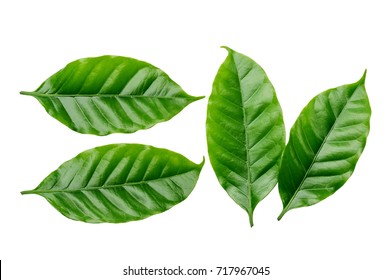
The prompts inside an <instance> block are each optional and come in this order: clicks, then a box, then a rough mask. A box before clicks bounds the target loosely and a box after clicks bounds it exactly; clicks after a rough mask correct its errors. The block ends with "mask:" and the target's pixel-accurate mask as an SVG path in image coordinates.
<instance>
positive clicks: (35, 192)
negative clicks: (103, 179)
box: [22, 168, 198, 194]
mask: <svg viewBox="0 0 391 280" xmlns="http://www.w3.org/2000/svg"><path fill="white" fill-rule="evenodd" d="M197 170H198V169H197V168H194V169H191V170H189V171H186V172H184V173H180V174H176V175H173V176H167V177H162V178H158V179H153V180H146V181H139V182H130V183H123V184H115V185H103V186H99V187H94V188H84V189H61V190H53V189H49V190H39V189H38V190H37V189H34V190H29V191H22V194H45V193H74V192H84V191H98V190H102V189H115V188H125V187H136V186H139V185H142V184H148V183H154V182H159V181H164V180H167V179H172V178H175V177H178V176H183V175H186V174H188V173H190V172H193V171H197Z"/></svg>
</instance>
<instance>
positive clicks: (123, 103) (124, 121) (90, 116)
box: [21, 55, 202, 135]
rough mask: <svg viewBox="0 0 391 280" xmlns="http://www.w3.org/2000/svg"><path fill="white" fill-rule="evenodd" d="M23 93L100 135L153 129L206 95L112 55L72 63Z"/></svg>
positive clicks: (68, 122) (69, 123)
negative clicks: (190, 92) (193, 93)
mask: <svg viewBox="0 0 391 280" xmlns="http://www.w3.org/2000/svg"><path fill="white" fill-rule="evenodd" d="M21 94H25V95H31V96H34V97H35V98H36V99H38V100H39V102H40V103H41V104H42V106H43V107H45V109H46V111H47V112H48V113H49V114H50V115H51V116H52V117H54V118H55V119H57V120H59V121H60V122H62V123H63V124H65V125H66V126H68V127H69V128H71V129H73V130H75V131H77V132H80V133H88V134H96V135H107V134H110V133H116V132H120V133H131V132H135V131H137V130H139V129H146V128H149V127H151V126H153V125H155V124H157V123H159V122H164V121H167V120H169V119H171V118H172V117H173V116H175V115H176V114H178V113H179V112H180V111H181V110H182V109H183V108H184V107H186V106H187V105H188V104H190V103H192V102H193V101H195V100H198V99H200V98H202V97H193V96H190V95H188V94H186V93H185V92H184V91H183V90H182V88H181V87H180V86H179V85H177V84H176V83H175V82H174V81H172V80H171V79H170V77H168V75H167V74H166V73H164V72H163V71H161V70H160V69H158V68H156V67H154V66H153V65H151V64H149V63H146V62H144V61H139V60H136V59H133V58H129V57H121V56H108V55H106V56H101V57H93V58H84V59H79V60H76V61H74V62H71V63H69V64H68V65H67V66H66V67H65V68H64V69H62V70H60V71H59V72H57V73H56V74H54V75H53V76H51V77H50V78H49V79H47V80H46V81H45V82H44V83H43V84H42V85H41V86H40V87H39V88H38V89H37V90H36V91H34V92H21Z"/></svg>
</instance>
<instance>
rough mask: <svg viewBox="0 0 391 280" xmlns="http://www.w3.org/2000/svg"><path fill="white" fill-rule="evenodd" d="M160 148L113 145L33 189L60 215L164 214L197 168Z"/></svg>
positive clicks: (105, 218) (129, 217)
mask: <svg viewBox="0 0 391 280" xmlns="http://www.w3.org/2000/svg"><path fill="white" fill-rule="evenodd" d="M203 163H204V162H202V163H201V164H198V165H197V164H195V163H193V162H191V161H189V160H188V159H187V158H185V157H184V156H182V155H180V154H177V153H174V152H171V151H169V150H165V149H159V148H154V147H151V146H145V145H139V144H113V145H107V146H101V147H97V148H94V149H90V150H87V151H84V152H82V153H81V154H79V155H77V156H76V157H75V158H73V159H71V160H69V161H67V162H65V163H64V164H62V165H61V166H60V167H59V168H58V169H57V170H56V171H54V172H52V173H51V174H50V175H49V176H48V177H46V178H45V179H44V180H43V181H42V183H41V184H40V185H39V186H38V187H37V188H36V189H34V190H31V191H24V192H22V194H38V195H41V196H43V197H44V198H46V199H47V200H48V201H49V203H50V204H51V205H52V206H53V207H54V208H56V209H57V210H58V211H59V212H61V214H63V215H64V216H66V217H68V218H70V219H73V220H78V221H83V222H89V223H102V222H109V223H122V222H128V221H135V220H141V219H144V218H147V217H149V216H151V215H154V214H158V213H161V212H164V211H166V210H168V209H170V208H171V207H173V206H174V205H176V204H178V203H179V202H181V201H183V200H184V199H186V198H187V196H188V195H189V194H190V192H191V191H192V190H193V188H194V186H195V184H196V182H197V180H198V176H199V174H200V171H201V169H202V166H203Z"/></svg>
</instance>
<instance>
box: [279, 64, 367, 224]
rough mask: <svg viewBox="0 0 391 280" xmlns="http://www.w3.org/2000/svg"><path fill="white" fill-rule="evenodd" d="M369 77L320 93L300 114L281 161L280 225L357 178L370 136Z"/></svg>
mask: <svg viewBox="0 0 391 280" xmlns="http://www.w3.org/2000/svg"><path fill="white" fill-rule="evenodd" d="M365 77H366V71H365V72H364V75H363V76H362V78H361V79H360V80H359V81H358V82H356V83H353V84H348V85H343V86H340V87H337V88H333V89H329V90H326V91H324V92H322V93H320V94H319V95H317V96H315V97H314V98H313V99H312V100H311V101H310V102H309V103H308V105H307V106H306V107H305V108H304V109H303V111H302V112H301V113H300V115H299V117H298V119H297V120H296V122H295V124H294V125H293V127H292V129H291V133H290V137H289V142H288V144H287V147H286V149H285V151H284V155H283V158H282V163H281V169H280V175H279V182H278V184H279V191H280V197H281V200H282V202H283V210H282V212H281V214H280V215H279V217H278V220H280V219H281V218H282V217H283V216H284V215H285V214H286V212H288V211H289V210H291V209H294V208H299V207H304V206H310V205H313V204H316V203H318V202H320V201H322V200H323V199H325V198H327V197H328V196H330V195H332V194H333V193H335V192H336V191H337V190H338V189H339V188H341V187H342V186H343V185H344V184H345V182H346V181H347V180H348V179H349V177H350V176H351V175H352V174H353V171H354V168H355V166H356V164H357V161H358V159H359V157H360V155H361V153H362V152H363V150H364V148H365V144H366V140H367V136H368V134H369V130H370V116H371V107H370V104H369V99H368V96H367V93H366V90H365Z"/></svg>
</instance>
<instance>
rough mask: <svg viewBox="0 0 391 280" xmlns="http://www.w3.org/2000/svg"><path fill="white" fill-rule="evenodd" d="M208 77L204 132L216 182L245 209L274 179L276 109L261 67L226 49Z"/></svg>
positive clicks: (278, 148)
mask: <svg viewBox="0 0 391 280" xmlns="http://www.w3.org/2000/svg"><path fill="white" fill-rule="evenodd" d="M227 50H228V56H227V58H226V60H225V61H224V63H223V64H222V65H221V67H220V69H219V71H218V73H217V75H216V78H215V80H214V83H213V90H212V94H211V96H210V98H209V102H208V113H207V121H206V132H207V140H208V152H209V157H210V161H211V164H212V166H213V169H214V171H215V173H216V175H217V178H218V180H219V182H220V184H221V186H222V187H223V188H224V189H225V190H226V191H227V193H228V194H229V196H230V197H231V198H232V199H233V200H234V201H235V202H236V203H237V204H238V205H239V206H240V207H242V208H243V209H244V210H246V211H247V213H248V215H249V220H250V225H251V226H252V225H253V212H254V209H255V207H256V205H257V204H258V202H260V201H261V200H262V199H263V198H264V197H266V195H267V194H268V193H269V192H270V191H271V190H272V189H273V188H274V186H275V185H276V183H277V176H278V169H279V163H280V159H281V154H282V151H283V149H284V146H285V128H284V123H283V117H282V111H281V107H280V104H279V103H278V100H277V97H276V93H275V90H274V88H273V86H272V84H271V82H270V81H269V79H268V77H267V76H266V73H265V72H264V70H263V69H262V68H261V67H260V66H259V65H258V64H257V63H255V62H254V61H253V60H251V59H250V58H249V57H247V56H245V55H243V54H240V53H237V52H235V51H233V50H231V49H228V48H227Z"/></svg>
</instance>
